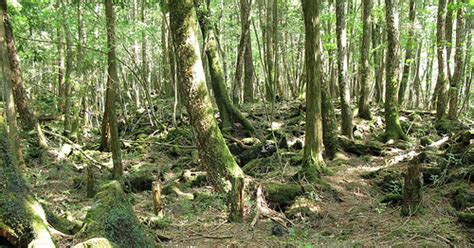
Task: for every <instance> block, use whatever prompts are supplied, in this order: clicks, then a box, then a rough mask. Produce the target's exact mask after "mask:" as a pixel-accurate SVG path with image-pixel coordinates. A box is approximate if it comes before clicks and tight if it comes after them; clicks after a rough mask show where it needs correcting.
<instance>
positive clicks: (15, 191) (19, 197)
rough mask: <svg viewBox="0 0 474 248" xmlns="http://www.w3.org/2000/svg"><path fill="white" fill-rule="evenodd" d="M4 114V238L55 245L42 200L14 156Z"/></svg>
mask: <svg viewBox="0 0 474 248" xmlns="http://www.w3.org/2000/svg"><path fill="white" fill-rule="evenodd" d="M4 128H5V127H4V124H3V118H2V117H1V116H0V241H2V240H3V241H6V243H7V244H10V245H11V246H14V247H41V248H43V247H44V248H48V247H55V245H54V243H53V240H52V238H51V234H50V232H49V229H48V223H47V221H46V214H45V212H44V210H43V208H42V207H41V204H40V203H39V202H38V201H37V200H36V199H35V197H34V196H33V194H32V193H31V192H30V190H29V188H28V186H27V184H26V182H25V180H24V179H23V177H22V176H21V174H20V171H19V170H18V168H17V166H16V165H15V163H14V162H13V160H12V157H11V152H10V148H9V146H8V144H7V137H6V135H5V129H4Z"/></svg>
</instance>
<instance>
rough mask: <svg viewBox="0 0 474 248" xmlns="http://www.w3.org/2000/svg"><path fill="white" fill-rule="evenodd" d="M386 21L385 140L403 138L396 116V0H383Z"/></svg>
mask: <svg viewBox="0 0 474 248" xmlns="http://www.w3.org/2000/svg"><path fill="white" fill-rule="evenodd" d="M385 8H386V9H385V14H386V21H387V43H388V46H387V58H390V59H387V62H386V68H385V69H386V81H385V85H386V86H385V87H386V91H385V134H384V137H385V139H386V140H389V139H405V134H404V133H403V130H402V127H401V125H400V119H399V117H398V101H397V89H398V76H399V73H400V31H399V30H398V26H399V25H398V20H399V17H398V0H385Z"/></svg>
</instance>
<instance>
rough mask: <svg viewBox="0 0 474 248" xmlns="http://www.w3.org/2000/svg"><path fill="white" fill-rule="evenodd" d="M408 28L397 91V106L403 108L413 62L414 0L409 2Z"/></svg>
mask: <svg viewBox="0 0 474 248" xmlns="http://www.w3.org/2000/svg"><path fill="white" fill-rule="evenodd" d="M408 16H409V17H408V19H409V28H408V40H407V48H406V53H405V63H404V65H403V72H402V81H401V82H400V89H399V90H398V104H399V105H400V107H402V106H403V104H404V101H405V93H406V91H407V87H408V78H409V76H410V68H411V65H412V60H413V48H414V42H413V32H414V30H415V27H414V25H415V0H410V4H409V14H408Z"/></svg>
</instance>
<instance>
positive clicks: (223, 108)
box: [194, 0, 254, 132]
mask: <svg viewBox="0 0 474 248" xmlns="http://www.w3.org/2000/svg"><path fill="white" fill-rule="evenodd" d="M194 3H195V7H196V9H197V15H198V16H197V17H198V21H199V26H200V27H201V31H202V35H203V37H204V42H205V44H204V45H203V47H204V50H205V52H206V57H207V60H208V64H209V72H210V74H211V87H212V90H213V92H214V98H215V99H216V104H217V108H218V109H219V113H220V117H221V120H222V128H223V129H224V130H228V129H230V128H231V127H232V125H233V123H234V121H237V122H239V123H241V124H242V125H243V126H244V128H246V129H247V130H248V131H250V132H253V131H254V128H253V126H252V124H251V123H250V122H249V121H248V120H247V119H246V118H245V116H244V115H243V114H242V113H241V112H240V110H239V109H238V108H237V107H235V105H234V104H233V103H232V101H231V100H230V97H229V94H228V93H227V87H226V85H225V79H224V72H223V70H222V66H221V60H220V58H219V54H218V47H217V36H216V35H215V32H214V29H213V25H212V23H211V22H210V17H209V7H208V6H207V4H206V3H204V1H203V0H194Z"/></svg>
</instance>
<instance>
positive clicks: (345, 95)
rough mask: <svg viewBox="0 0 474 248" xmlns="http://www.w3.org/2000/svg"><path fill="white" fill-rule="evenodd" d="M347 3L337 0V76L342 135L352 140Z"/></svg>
mask: <svg viewBox="0 0 474 248" xmlns="http://www.w3.org/2000/svg"><path fill="white" fill-rule="evenodd" d="M345 1H346V0H336V18H337V20H336V25H337V28H336V32H337V74H338V81H339V95H340V100H341V116H342V117H341V119H342V122H341V133H342V134H343V135H345V136H347V137H348V138H352V110H351V96H350V94H351V93H350V89H349V84H348V82H347V46H346V24H345V17H344V16H345V14H344V13H345Z"/></svg>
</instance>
